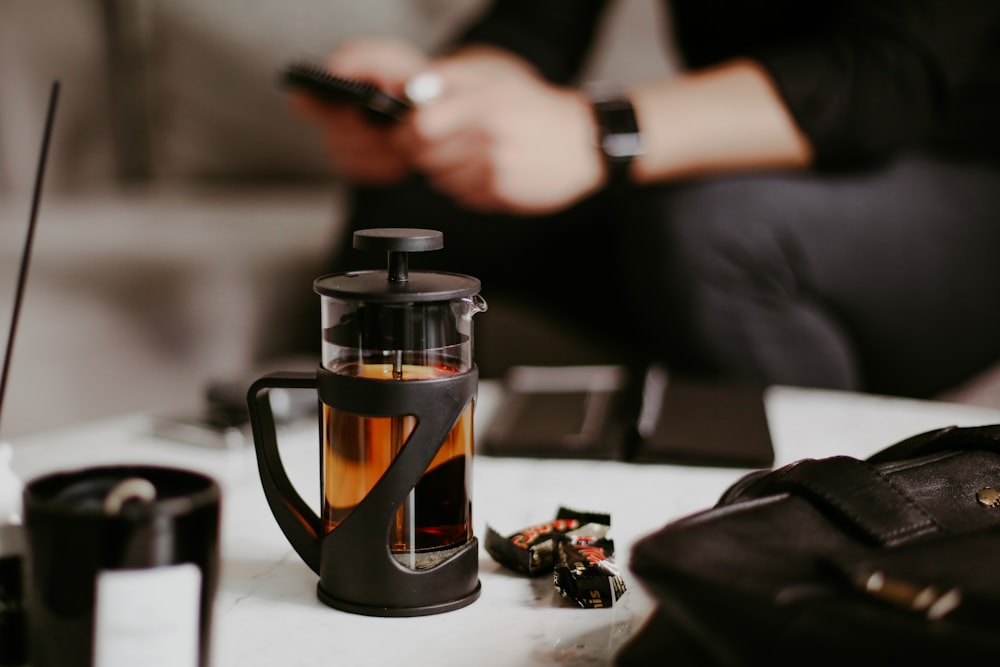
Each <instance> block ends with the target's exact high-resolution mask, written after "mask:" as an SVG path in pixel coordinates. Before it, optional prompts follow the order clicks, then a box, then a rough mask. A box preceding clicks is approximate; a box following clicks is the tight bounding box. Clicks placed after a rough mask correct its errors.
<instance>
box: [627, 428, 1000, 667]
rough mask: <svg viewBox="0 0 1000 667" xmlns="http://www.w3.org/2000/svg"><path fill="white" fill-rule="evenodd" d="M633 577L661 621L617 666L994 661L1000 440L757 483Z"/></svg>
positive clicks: (961, 436) (959, 436)
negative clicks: (641, 587)
mask: <svg viewBox="0 0 1000 667" xmlns="http://www.w3.org/2000/svg"><path fill="white" fill-rule="evenodd" d="M631 568H632V570H633V572H634V574H635V575H637V576H638V577H639V579H640V581H641V582H642V583H643V585H644V586H645V587H646V589H647V590H648V591H649V592H650V593H651V594H652V595H653V597H654V598H655V600H656V601H657V607H656V611H655V612H654V614H653V615H652V617H651V618H650V619H649V621H648V622H647V624H646V625H645V626H644V627H643V628H642V629H641V630H640V631H639V632H638V633H637V635H636V636H635V637H634V638H633V640H632V641H631V642H630V643H629V644H628V645H626V647H625V648H624V649H623V650H622V652H621V653H620V654H619V655H618V657H617V664H618V665H619V667H631V666H633V665H653V664H657V665H659V664H662V665H672V666H678V667H680V666H685V665H713V666H714V665H725V666H727V667H736V666H740V667H743V666H749V665H793V664H794V665H808V666H809V667H815V666H817V665H844V664H847V665H850V664H852V663H853V664H855V665H869V664H880V663H881V664H885V665H899V664H909V665H913V664H917V665H924V664H940V665H944V664H962V661H966V660H974V659H976V660H982V659H985V658H991V659H995V658H996V657H997V656H1000V627H998V626H1000V425H995V426H983V427H975V428H956V427H949V428H945V429H940V430H936V431H931V432H928V433H923V434H920V435H917V436H914V437H912V438H909V439H907V440H904V441H902V442H900V443H898V444H895V445H893V446H891V447H889V448H887V449H884V450H882V451H881V452H879V453H877V454H875V455H874V456H872V457H870V458H868V459H867V460H864V461H861V460H858V459H854V458H849V457H833V458H828V459H819V460H813V459H808V460H802V461H798V462H796V463H793V464H790V465H788V466H785V467H783V468H780V469H778V470H774V471H759V472H755V473H751V474H749V475H747V476H745V477H743V478H742V479H741V480H740V481H738V482H737V483H736V484H734V485H733V486H732V487H731V488H730V489H729V490H728V491H727V492H726V493H725V494H724V495H723V497H722V498H721V500H720V501H719V503H718V504H717V505H716V506H715V507H714V508H712V509H709V510H706V511H704V512H701V513H698V514H694V515H692V516H689V517H686V518H684V519H681V520H678V521H675V522H673V523H671V524H669V525H667V526H666V527H664V528H663V529H661V530H660V531H658V532H656V533H654V534H652V535H650V536H648V537H646V538H644V539H642V540H641V541H639V542H638V543H637V544H636V546H635V547H634V550H633V553H632V560H631Z"/></svg>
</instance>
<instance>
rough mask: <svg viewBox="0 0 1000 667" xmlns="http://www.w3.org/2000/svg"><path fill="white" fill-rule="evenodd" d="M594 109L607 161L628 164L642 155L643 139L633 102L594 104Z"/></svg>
mask: <svg viewBox="0 0 1000 667" xmlns="http://www.w3.org/2000/svg"><path fill="white" fill-rule="evenodd" d="M593 107H594V115H595V116H596V118H597V128H598V132H599V133H600V142H599V145H600V148H601V152H603V153H604V157H605V160H607V161H608V162H609V163H613V164H614V163H622V162H625V163H627V162H629V161H630V160H631V159H632V158H633V157H635V156H636V155H639V154H640V153H642V138H641V136H640V134H639V125H638V123H637V122H636V119H635V110H634V109H633V108H632V104H631V102H629V101H628V100H626V99H622V98H619V99H612V100H604V101H598V102H594V103H593Z"/></svg>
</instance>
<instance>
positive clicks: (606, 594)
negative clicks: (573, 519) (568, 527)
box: [553, 534, 625, 609]
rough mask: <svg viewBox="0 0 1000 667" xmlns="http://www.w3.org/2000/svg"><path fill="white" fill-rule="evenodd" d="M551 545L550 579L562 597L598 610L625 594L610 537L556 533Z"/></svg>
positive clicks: (623, 583)
mask: <svg viewBox="0 0 1000 667" xmlns="http://www.w3.org/2000/svg"><path fill="white" fill-rule="evenodd" d="M553 545H554V546H555V557H556V560H555V567H554V570H553V582H554V583H555V587H556V590H558V591H559V593H560V594H561V595H562V596H563V597H564V598H566V599H567V600H571V601H572V602H574V603H575V604H576V605H578V606H580V607H583V608H584V609H601V608H604V607H611V606H612V605H614V603H615V602H616V601H617V600H618V599H619V598H621V596H622V595H624V594H625V580H624V579H622V576H621V571H620V570H619V568H618V566H617V565H616V564H615V563H614V561H613V560H612V557H613V556H614V552H615V547H614V542H613V541H612V540H609V539H606V538H604V537H592V536H588V535H575V536H574V535H569V534H558V535H556V536H555V537H554V538H553Z"/></svg>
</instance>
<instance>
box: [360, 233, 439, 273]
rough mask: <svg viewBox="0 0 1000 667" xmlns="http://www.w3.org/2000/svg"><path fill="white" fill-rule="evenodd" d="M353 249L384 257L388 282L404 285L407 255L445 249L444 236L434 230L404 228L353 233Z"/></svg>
mask: <svg viewBox="0 0 1000 667" xmlns="http://www.w3.org/2000/svg"><path fill="white" fill-rule="evenodd" d="M354 247H355V248H357V249H358V250H379V251H382V252H385V253H387V254H388V262H389V268H388V273H389V281H390V282H406V281H407V280H409V255H408V253H411V252H425V251H427V250H440V249H441V248H443V247H444V234H442V233H441V232H439V231H437V230H434V229H413V228H407V227H399V228H395V227H389V228H380V229H361V230H358V231H356V232H354Z"/></svg>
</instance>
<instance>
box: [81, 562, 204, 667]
mask: <svg viewBox="0 0 1000 667" xmlns="http://www.w3.org/2000/svg"><path fill="white" fill-rule="evenodd" d="M96 587H97V590H96V609H95V612H94V667H138V666H139V665H141V666H142V667H198V623H199V619H200V606H199V604H200V597H201V570H200V569H199V568H198V566H197V565H194V564H192V563H185V564H182V565H170V566H165V567H155V568H148V569H142V570H104V571H102V572H100V573H99V574H98V575H97V583H96Z"/></svg>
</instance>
